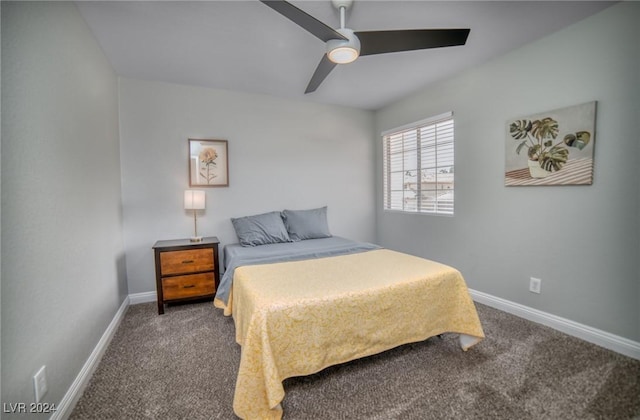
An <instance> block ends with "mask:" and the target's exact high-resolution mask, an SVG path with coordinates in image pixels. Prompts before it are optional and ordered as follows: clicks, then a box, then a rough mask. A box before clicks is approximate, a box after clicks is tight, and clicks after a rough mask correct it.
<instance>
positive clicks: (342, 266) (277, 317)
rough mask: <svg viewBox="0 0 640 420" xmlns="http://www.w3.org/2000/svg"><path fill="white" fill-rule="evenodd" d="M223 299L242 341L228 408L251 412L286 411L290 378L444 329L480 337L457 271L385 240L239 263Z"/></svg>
mask: <svg viewBox="0 0 640 420" xmlns="http://www.w3.org/2000/svg"><path fill="white" fill-rule="evenodd" d="M225 309H227V310H230V311H231V313H232V315H233V318H234V322H235V325H236V340H237V342H238V343H239V344H240V345H241V346H242V355H241V360H240V368H239V372H238V378H237V382H236V390H235V396H234V402H233V408H234V411H235V413H236V414H237V415H238V416H240V417H241V418H244V419H252V420H253V419H279V418H281V417H282V408H281V405H280V403H281V401H282V400H283V399H284V394H285V393H284V387H283V386H282V381H283V380H284V379H286V378H289V377H293V376H301V375H309V374H312V373H315V372H318V371H320V370H322V369H324V368H326V367H328V366H331V365H335V364H339V363H344V362H347V361H350V360H354V359H357V358H360V357H365V356H369V355H372V354H376V353H380V352H382V351H385V350H388V349H391V348H393V347H397V346H399V345H401V344H406V343H410V342H417V341H422V340H425V339H427V338H429V337H432V336H434V335H437V334H441V333H444V332H454V333H460V334H462V335H461V340H460V342H461V346H462V347H463V349H464V350H466V349H467V348H468V347H470V346H472V345H474V344H475V343H477V342H478V341H480V340H481V339H482V338H484V333H483V331H482V326H481V325H480V320H479V318H478V314H477V312H476V308H475V306H474V304H473V301H472V300H471V298H470V296H469V294H468V291H467V287H466V284H465V282H464V279H463V278H462V275H461V274H460V272H459V271H457V270H456V269H454V268H452V267H449V266H446V265H443V264H440V263H437V262H433V261H429V260H426V259H423V258H418V257H414V256H411V255H407V254H403V253H399V252H395V251H391V250H386V249H379V250H374V251H368V252H363V253H358V254H351V255H342V256H336V257H329V258H321V259H315V260H305V261H295V262H284V263H275V264H264V265H253V266H244V267H239V268H237V269H236V270H235V273H234V280H233V288H232V293H231V295H230V297H229V302H228V305H227V308H225ZM463 337H464V340H463Z"/></svg>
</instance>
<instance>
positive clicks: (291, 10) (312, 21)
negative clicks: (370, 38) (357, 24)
mask: <svg viewBox="0 0 640 420" xmlns="http://www.w3.org/2000/svg"><path fill="white" fill-rule="evenodd" d="M260 1H261V2H262V3H264V4H265V5H267V6H269V7H270V8H272V9H273V10H275V11H276V12H278V13H280V14H281V15H282V16H284V17H286V18H287V19H289V20H290V21H292V22H293V23H295V24H297V25H299V26H300V27H302V28H303V29H306V30H307V31H309V32H310V33H311V34H312V35H315V36H317V37H318V38H320V39H321V40H323V41H324V42H327V41H329V40H330V39H343V40H346V39H347V38H345V37H344V36H343V35H341V34H340V33H339V32H336V31H335V30H334V29H333V28H332V27H330V26H327V25H325V24H324V23H322V22H320V21H319V20H318V19H316V18H314V17H313V16H311V15H309V14H307V13H306V12H304V11H302V10H300V9H298V8H297V7H296V6H294V5H293V4H291V3H289V2H287V1H284V0H260Z"/></svg>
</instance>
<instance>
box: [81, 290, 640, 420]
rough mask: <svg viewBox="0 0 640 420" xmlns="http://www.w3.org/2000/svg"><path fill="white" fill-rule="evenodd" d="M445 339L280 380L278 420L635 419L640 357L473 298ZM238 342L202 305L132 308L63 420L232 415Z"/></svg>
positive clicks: (639, 408)
mask: <svg viewBox="0 0 640 420" xmlns="http://www.w3.org/2000/svg"><path fill="white" fill-rule="evenodd" d="M476 306H477V308H478V313H479V315H480V319H481V321H482V324H483V327H484V330H485V334H486V336H487V338H486V339H485V340H484V341H483V342H481V343H480V344H478V345H476V346H475V347H473V348H472V349H470V350H469V351H468V352H466V353H465V352H462V351H461V350H460V347H459V345H458V343H457V340H456V336H455V335H453V334H446V335H444V336H443V338H442V339H440V338H437V337H434V338H431V339H429V340H426V341H424V342H420V343H415V344H409V345H405V346H401V347H399V348H396V349H393V350H390V351H387V352H385V353H382V354H379V355H376V356H372V357H368V358H365V359H361V360H357V361H354V362H350V363H346V364H343V365H339V366H334V367H330V368H328V369H325V370H323V371H322V372H320V373H317V374H315V375H311V376H306V377H300V378H290V379H287V380H286V381H285V383H284V386H285V391H286V397H285V400H284V402H283V408H284V413H285V415H284V419H286V420H293V419H296V420H297V419H369V420H374V419H375V420H377V419H380V420H382V419H384V420H388V419H523V420H524V419H532V420H533V419H536V420H537V419H581V420H582V419H630V418H640V361H638V360H634V359H631V358H628V357H625V356H621V355H619V354H617V353H614V352H611V351H608V350H606V349H603V348H600V347H597V346H594V345H592V344H588V343H586V342H583V341H581V340H578V339H576V338H573V337H570V336H567V335H565V334H562V333H559V332H557V331H555V330H552V329H550V328H546V327H543V326H540V325H538V324H535V323H532V322H529V321H526V320H523V319H520V318H517V317H514V316H512V315H509V314H506V313H504V312H501V311H498V310H495V309H492V308H490V307H487V306H484V305H481V304H476ZM239 362H240V347H239V346H238V345H237V344H236V343H235V340H234V326H233V321H232V319H230V318H226V317H224V316H223V315H222V313H221V311H220V310H218V309H215V308H214V307H213V305H212V304H211V303H210V302H206V303H199V304H191V305H182V306H174V307H169V308H167V311H166V313H165V315H162V316H158V315H157V312H156V304H155V303H148V304H141V305H135V306H131V307H130V308H129V309H128V311H127V313H126V315H125V317H124V319H123V321H122V324H121V326H120V327H119V329H118V331H117V332H116V334H115V336H114V338H113V341H112V342H111V344H110V346H109V348H108V349H107V351H106V353H105V355H104V357H103V359H102V361H101V362H100V365H99V366H98V368H97V370H96V372H95V374H94V376H93V377H92V379H91V381H90V383H89V385H88V387H87V389H86V390H85V392H84V394H83V396H82V397H81V398H80V400H79V402H78V404H77V405H76V407H75V410H74V411H73V413H72V415H71V419H140V418H150V419H233V418H235V416H234V414H233V409H232V403H233V390H234V387H235V378H236V374H237V369H238V364H239Z"/></svg>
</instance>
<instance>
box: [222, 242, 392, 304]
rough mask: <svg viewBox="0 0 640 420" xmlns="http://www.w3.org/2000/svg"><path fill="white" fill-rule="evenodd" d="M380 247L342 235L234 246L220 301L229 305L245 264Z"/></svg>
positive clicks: (226, 257)
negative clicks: (237, 271)
mask: <svg viewBox="0 0 640 420" xmlns="http://www.w3.org/2000/svg"><path fill="white" fill-rule="evenodd" d="M379 248H380V246H378V245H375V244H371V243H368V242H357V241H353V240H351V239H346V238H342V237H340V236H332V237H330V238H320V239H307V240H304V241H299V242H287V243H277V244H269V245H260V246H253V247H245V246H241V245H240V244H230V245H226V246H225V247H224V264H225V270H224V275H223V276H222V279H221V280H220V285H219V286H218V290H217V292H216V299H219V300H220V301H222V302H224V304H225V305H226V304H227V303H228V299H229V292H230V291H231V285H232V282H233V273H234V271H235V269H236V268H237V267H240V266H243V265H256V264H270V263H277V262H285V261H299V260H307V259H313V258H324V257H332V256H335V255H345V254H354V253H357V252H365V251H370V250H372V249H379Z"/></svg>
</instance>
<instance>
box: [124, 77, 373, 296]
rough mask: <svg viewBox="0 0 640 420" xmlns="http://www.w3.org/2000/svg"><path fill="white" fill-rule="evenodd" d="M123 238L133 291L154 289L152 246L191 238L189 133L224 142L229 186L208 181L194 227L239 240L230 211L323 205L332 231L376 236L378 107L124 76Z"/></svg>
mask: <svg viewBox="0 0 640 420" xmlns="http://www.w3.org/2000/svg"><path fill="white" fill-rule="evenodd" d="M120 135H121V163H122V186H123V187H122V188H123V191H122V193H123V208H124V240H125V249H126V255H127V278H128V281H129V291H130V292H131V293H139V292H154V291H155V274H154V263H153V252H152V250H151V247H152V246H153V244H154V243H155V242H156V241H157V240H161V239H175V238H188V237H190V236H192V235H193V217H192V213H190V212H186V211H185V210H184V209H183V202H182V197H183V191H184V190H185V189H187V188H189V180H188V144H187V143H188V142H187V139H189V138H217V139H225V140H228V142H229V143H228V145H229V180H230V181H229V187H228V188H203V189H204V190H205V191H206V194H207V196H206V210H205V211H204V214H202V215H200V216H199V217H198V233H199V234H201V235H204V236H218V238H219V239H220V240H221V241H222V244H223V245H224V244H228V243H232V242H237V238H236V236H235V233H234V231H233V227H232V224H231V220H230V218H231V217H240V216H246V215H251V214H256V213H261V212H266V211H272V210H282V209H284V208H289V209H307V208H313V207H319V206H324V205H327V206H328V208H329V213H328V217H329V228H330V230H331V232H332V233H333V234H334V235H340V236H346V237H350V238H354V239H359V240H364V241H373V240H374V239H375V236H374V235H375V233H374V232H375V228H374V226H375V198H374V179H375V175H374V161H375V151H374V149H373V147H372V143H371V139H372V138H373V137H374V122H373V113H372V112H368V111H361V110H356V109H350V108H340V107H334V106H325V105H318V104H311V103H306V102H299V101H292V100H286V99H279V98H274V97H269V96H262V95H252V94H244V93H239V92H229V91H222V90H214V89H204V88H200V87H190V86H181V85H174V84H166V83H157V82H148V81H139V80H132V79H121V80H120Z"/></svg>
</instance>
